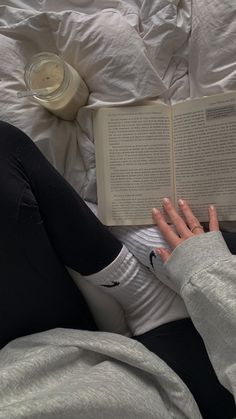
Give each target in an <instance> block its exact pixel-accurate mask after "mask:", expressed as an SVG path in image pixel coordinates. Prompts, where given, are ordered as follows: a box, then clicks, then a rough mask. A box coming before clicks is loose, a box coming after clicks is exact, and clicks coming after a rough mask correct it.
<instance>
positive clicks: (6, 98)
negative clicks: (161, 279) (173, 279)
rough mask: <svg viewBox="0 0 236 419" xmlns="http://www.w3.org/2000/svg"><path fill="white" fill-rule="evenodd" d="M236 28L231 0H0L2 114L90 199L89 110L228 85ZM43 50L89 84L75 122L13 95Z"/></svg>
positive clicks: (233, 77) (235, 74)
mask: <svg viewBox="0 0 236 419" xmlns="http://www.w3.org/2000/svg"><path fill="white" fill-rule="evenodd" d="M235 33H236V3H235V0H227V1H226V0H223V1H222V0H192V1H191V0H152V1H150V0H125V1H123V0H61V1H57V0H38V1H35V2H28V1H27V0H8V1H7V2H4V1H0V83H1V89H0V119H2V120H5V121H7V122H9V123H12V124H14V125H16V126H18V127H19V128H21V129H22V130H23V131H25V132H26V133H27V134H28V135H29V136H30V137H31V138H32V140H33V141H34V142H35V143H36V144H37V146H38V147H39V148H40V150H41V151H42V152H43V154H44V155H45V156H46V157H47V158H48V160H49V161H51V163H52V164H53V165H54V166H55V167H56V168H57V170H58V171H59V172H60V173H61V174H62V175H63V176H64V177H65V178H66V179H67V180H68V181H69V182H70V183H71V184H72V186H73V187H74V188H75V189H76V190H77V191H78V192H79V193H80V194H81V195H82V197H83V198H84V199H86V200H88V201H90V202H93V203H96V177H95V157H94V144H93V129H92V112H93V110H94V109H96V108H98V107H100V106H103V105H111V104H127V103H135V102H137V101H140V100H144V99H152V98H154V99H155V98H157V97H159V98H162V99H163V100H166V99H170V100H171V101H172V102H176V101H179V100H182V99H187V98H188V97H197V96H203V95H207V94H214V93H217V92H219V91H225V90H230V89H235V87H236V86H235V82H236V64H235V56H236V54H235V46H234V45H235V39H234V38H235ZM42 50H47V51H51V52H55V53H58V54H61V55H62V56H63V57H64V58H65V60H67V61H68V62H69V63H71V64H72V65H73V66H74V67H75V68H77V69H78V71H79V72H80V74H81V75H82V77H83V78H84V79H85V82H86V83H87V85H88V87H89V90H90V97H89V101H88V105H87V106H85V107H83V108H82V109H81V110H80V111H79V112H78V115H77V118H76V120H75V121H74V122H66V121H62V120H60V119H58V118H56V117H55V116H53V115H51V114H50V113H48V112H47V111H46V110H44V109H43V108H41V107H40V106H39V105H38V104H36V103H34V101H33V99H30V98H25V99H21V100H20V99H18V98H17V96H16V92H17V91H18V90H22V89H24V82H23V72H24V66H25V64H26V62H27V60H28V59H29V58H30V56H31V55H33V54H34V53H37V52H39V51H42ZM95 299H96V301H98V297H97V296H96V297H95ZM114 304H115V302H114ZM102 306H103V304H101V307H102ZM116 309H117V310H120V308H119V307H118V306H116ZM98 311H99V310H98ZM123 326H124V325H120V326H119V327H118V329H119V332H120V330H121V329H122V328H123ZM110 327H111V325H104V330H110ZM115 329H116V327H115ZM111 330H113V331H116V330H117V329H116V330H114V329H111ZM126 332H127V331H125V330H124V334H125V333H126ZM127 333H128V332H127Z"/></svg>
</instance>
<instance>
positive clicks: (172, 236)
mask: <svg viewBox="0 0 236 419" xmlns="http://www.w3.org/2000/svg"><path fill="white" fill-rule="evenodd" d="M152 217H153V220H154V221H155V222H156V224H157V227H158V228H159V230H160V231H161V233H162V234H163V236H164V238H165V239H166V241H167V243H168V244H169V245H170V247H171V248H172V249H174V248H175V247H176V246H178V245H179V244H180V243H181V242H182V239H181V238H180V237H179V236H178V235H177V234H176V233H175V232H174V231H173V230H172V228H171V226H170V225H169V224H167V222H166V220H165V218H164V217H163V215H162V213H161V211H159V210H158V209H156V208H153V209H152Z"/></svg>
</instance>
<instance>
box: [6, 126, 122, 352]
mask: <svg viewBox="0 0 236 419" xmlns="http://www.w3.org/2000/svg"><path fill="white" fill-rule="evenodd" d="M0 197H1V205H0V277H1V279H0V318H1V320H0V347H2V346H4V345H5V344H6V343H8V342H9V341H10V340H12V339H14V338H16V337H19V336H22V335H26V334H30V333H35V332H40V331H43V330H47V329H50V328H54V327H70V328H79V329H87V330H97V328H96V324H95V322H94V319H93V318H92V316H91V314H90V311H89V309H88V307H87V304H86V303H85V301H84V299H83V297H82V295H81V293H80V292H79V290H78V288H77V287H76V285H75V284H74V282H73V281H72V279H71V277H70V276H69V274H68V272H67V270H66V269H65V267H64V265H65V264H68V265H69V266H73V267H75V268H76V269H78V270H79V271H80V272H82V273H85V274H91V273H93V272H95V271H97V270H101V269H102V268H104V267H105V266H107V264H109V263H110V262H111V261H112V260H113V259H114V258H116V256H117V254H118V253H119V252H120V249H121V247H122V245H121V243H120V242H119V241H118V240H116V239H114V238H113V236H112V235H111V234H110V233H109V232H108V231H107V230H106V229H105V228H104V227H103V226H102V225H101V224H100V223H99V222H98V220H97V219H96V217H94V216H93V214H92V213H91V212H90V210H89V209H88V208H87V206H86V205H85V204H84V203H83V201H82V200H81V198H80V197H79V196H78V194H76V193H75V191H74V190H73V188H72V187H70V185H69V184H68V183H67V182H66V181H65V180H64V179H63V178H62V176H60V175H59V174H58V173H57V171H56V170H55V169H54V168H53V167H52V166H51V165H50V163H49V162H48V161H47V160H46V159H45V157H44V156H43V155H42V154H41V153H40V151H39V150H38V149H37V147H36V146H35V145H34V144H33V143H32V141H31V140H30V139H29V138H28V137H27V136H26V135H25V134H23V133H22V132H21V131H20V130H18V129H16V128H15V127H12V126H10V125H9V124H6V123H3V122H0Z"/></svg>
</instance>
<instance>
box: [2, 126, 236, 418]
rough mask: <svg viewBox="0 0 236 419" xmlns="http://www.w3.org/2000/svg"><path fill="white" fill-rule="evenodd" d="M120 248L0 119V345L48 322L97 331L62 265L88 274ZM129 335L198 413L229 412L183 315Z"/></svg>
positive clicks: (200, 344)
mask: <svg viewBox="0 0 236 419" xmlns="http://www.w3.org/2000/svg"><path fill="white" fill-rule="evenodd" d="M121 247H122V244H121V243H120V242H119V241H118V240H117V239H116V238H115V237H114V236H113V235H112V234H111V233H110V232H109V230H108V229H107V228H106V227H104V226H103V225H102V224H101V223H100V222H99V221H98V219H97V218H96V217H95V216H94V215H93V213H92V212H91V211H90V210H89V208H88V207H87V206H86V205H85V204H84V202H83V200H82V199H81V198H80V197H79V195H78V194H77V193H76V192H75V190H74V189H73V188H72V187H71V186H70V185H69V184H68V182H66V180H65V179H64V178H63V177H62V176H61V175H60V174H59V173H58V172H57V171H56V170H55V169H54V168H53V167H52V166H51V164H50V163H49V162H48V161H47V160H46V159H45V157H44V156H43V155H42V154H41V153H40V151H39V150H38V148H37V147H36V146H35V145H34V144H33V142H32V141H31V140H30V139H29V138H28V137H27V136H26V135H25V134H24V133H22V132H21V131H20V130H18V129H17V128H15V127H13V126H11V125H9V124H7V123H4V122H0V278H1V279H0V347H3V346H4V345H5V344H7V343H8V342H9V341H10V340H12V339H14V338H17V337H19V336H24V335H28V334H31V333H36V332H40V331H44V330H48V329H52V328H55V327H64V328H74V329H86V330H97V327H96V323H95V321H94V319H93V317H92V315H91V313H90V311H89V309H88V306H87V304H86V302H85V300H84V298H83V296H82V295H81V293H80V291H79V290H78V288H77V287H76V285H75V284H74V282H73V281H72V279H71V277H70V276H69V274H68V273H67V270H66V269H65V265H66V266H69V267H71V268H72V269H74V270H76V271H78V272H80V273H81V274H83V275H89V274H91V273H95V272H98V271H99V270H101V269H103V268H104V267H106V266H107V265H108V264H110V263H111V262H112V261H113V260H114V259H115V258H116V256H117V255H118V254H119V252H120V250H121ZM163 332H164V333H163ZM180 335H181V336H182V337H181V338H180ZM135 339H137V340H140V341H141V342H142V343H143V344H144V345H145V346H146V347H147V348H149V349H150V350H151V351H153V352H154V353H156V354H157V355H159V356H160V357H162V358H163V359H164V360H165V361H166V362H167V363H168V364H169V365H170V366H171V367H172V368H173V369H174V370H175V371H176V372H177V373H178V374H179V375H180V376H181V377H182V379H183V380H184V381H185V382H186V384H187V385H188V387H189V388H190V390H191V391H192V393H193V395H194V397H195V399H196V400H197V402H198V404H199V407H200V409H201V411H202V412H203V413H204V412H207V410H206V405H208V412H213V413H214V416H213V415H212V416H210V414H209V413H207V415H208V416H207V415H205V416H204V417H205V418H207V419H210V418H211V417H214V418H222V419H227V418H231V417H233V414H232V415H231V414H230V415H228V413H227V412H229V411H233V406H234V403H233V397H232V396H231V395H230V394H229V393H228V391H226V390H225V389H224V387H222V386H221V384H220V383H219V382H218V380H217V378H216V375H215V373H214V371H213V368H212V367H211V364H210V361H209V359H208V357H207V355H206V350H205V347H204V344H203V342H202V340H201V338H200V336H199V335H198V333H197V331H196V329H195V328H194V326H193V324H192V322H191V321H190V320H183V321H180V322H179V321H177V322H172V323H169V324H167V325H164V326H161V327H159V328H157V329H154V330H153V331H150V332H147V333H145V334H144V335H142V336H140V337H135ZM190 360H192V362H190ZM196 377H197V379H196ZM208 395H209V397H208ZM218 400H220V406H221V409H223V411H224V413H225V414H224V415H222V416H219V415H218V412H219V406H218V404H217V402H218ZM204 409H205V410H204ZM209 409H210V410H209ZM217 415H218V416H217Z"/></svg>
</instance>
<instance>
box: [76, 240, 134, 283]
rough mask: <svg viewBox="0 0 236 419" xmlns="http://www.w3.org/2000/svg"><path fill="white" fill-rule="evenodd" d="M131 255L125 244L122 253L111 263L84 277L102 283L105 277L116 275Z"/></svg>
mask: <svg viewBox="0 0 236 419" xmlns="http://www.w3.org/2000/svg"><path fill="white" fill-rule="evenodd" d="M129 255H130V252H129V251H128V249H127V248H126V247H125V246H124V245H123V246H122V248H121V251H120V253H119V254H118V256H117V257H116V258H115V259H114V260H113V261H112V262H111V263H110V265H108V266H106V267H105V268H103V269H102V270H101V271H99V272H96V273H94V274H91V275H84V278H85V279H87V280H88V281H91V282H93V283H94V284H98V285H100V284H101V281H103V282H104V279H105V280H106V278H110V277H111V276H114V274H115V272H117V271H119V270H120V266H121V265H122V263H123V262H124V260H125V259H126V258H127V256H129Z"/></svg>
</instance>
